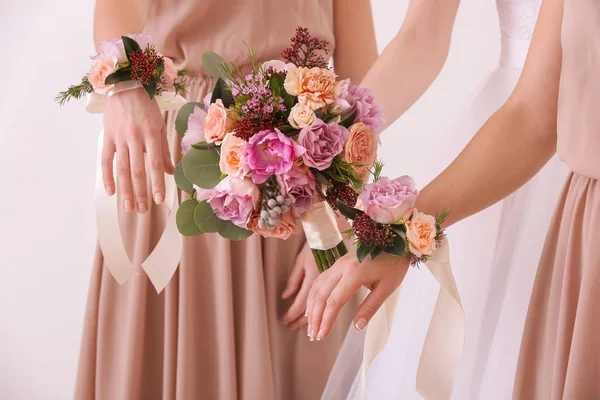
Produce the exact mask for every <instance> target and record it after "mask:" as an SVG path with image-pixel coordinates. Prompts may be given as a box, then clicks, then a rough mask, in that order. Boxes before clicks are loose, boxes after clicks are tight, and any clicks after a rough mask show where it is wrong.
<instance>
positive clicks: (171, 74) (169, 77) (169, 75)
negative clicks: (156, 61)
mask: <svg viewBox="0 0 600 400" xmlns="http://www.w3.org/2000/svg"><path fill="white" fill-rule="evenodd" d="M162 58H163V62H164V64H165V74H164V77H165V79H166V81H167V86H168V87H169V88H172V87H173V84H174V83H175V79H177V68H175V64H173V60H171V59H170V58H169V57H165V56H162Z"/></svg>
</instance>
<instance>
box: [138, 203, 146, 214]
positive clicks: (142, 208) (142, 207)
mask: <svg viewBox="0 0 600 400" xmlns="http://www.w3.org/2000/svg"><path fill="white" fill-rule="evenodd" d="M137 210H138V212H139V213H140V214H143V213H145V212H146V211H148V208H147V207H146V205H145V204H144V203H138V207H137Z"/></svg>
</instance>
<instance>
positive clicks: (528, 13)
mask: <svg viewBox="0 0 600 400" xmlns="http://www.w3.org/2000/svg"><path fill="white" fill-rule="evenodd" d="M541 3H542V1H541V0H496V7H497V8H498V17H499V20H500V31H501V32H502V54H501V56H500V64H501V65H503V66H507V67H510V68H523V65H524V64H525V58H526V57H527V50H528V49H529V43H530V42H531V36H532V35H533V31H534V28H535V22H536V20H537V16H538V12H539V10H540V5H541Z"/></svg>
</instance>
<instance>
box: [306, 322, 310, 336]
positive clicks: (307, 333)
mask: <svg viewBox="0 0 600 400" xmlns="http://www.w3.org/2000/svg"><path fill="white" fill-rule="evenodd" d="M306 336H308V337H310V324H308V329H307V330H306Z"/></svg>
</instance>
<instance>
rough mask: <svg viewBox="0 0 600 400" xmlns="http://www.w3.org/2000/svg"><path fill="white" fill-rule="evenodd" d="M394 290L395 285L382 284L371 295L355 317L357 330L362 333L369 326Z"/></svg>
mask: <svg viewBox="0 0 600 400" xmlns="http://www.w3.org/2000/svg"><path fill="white" fill-rule="evenodd" d="M394 288H395V286H394V285H390V284H387V283H383V282H382V283H380V284H379V285H378V286H377V287H375V288H374V289H373V290H372V291H371V293H369V295H368V296H367V297H366V298H365V300H364V301H363V302H362V304H361V305H360V306H359V307H358V310H357V311H356V314H355V316H354V326H355V327H356V329H358V330H359V331H360V330H362V329H364V327H365V326H367V324H368V323H369V321H370V320H371V318H373V316H374V315H375V313H376V312H377V310H379V308H380V307H381V306H382V305H383V302H384V301H385V300H386V299H387V298H388V297H390V295H391V294H392V293H393V292H394Z"/></svg>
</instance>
